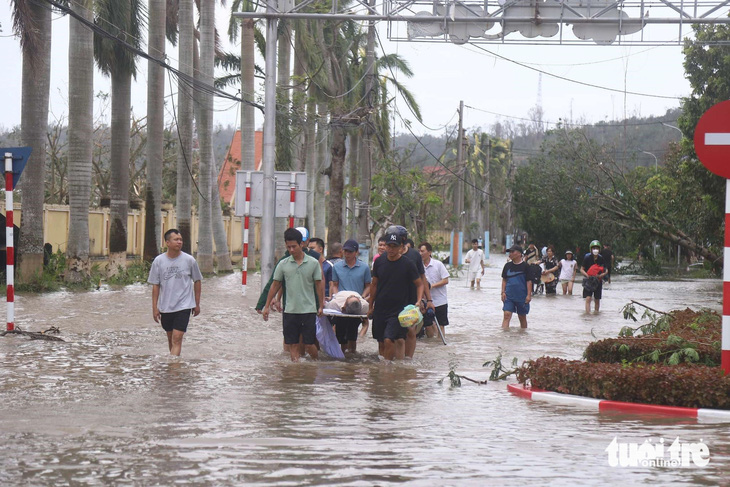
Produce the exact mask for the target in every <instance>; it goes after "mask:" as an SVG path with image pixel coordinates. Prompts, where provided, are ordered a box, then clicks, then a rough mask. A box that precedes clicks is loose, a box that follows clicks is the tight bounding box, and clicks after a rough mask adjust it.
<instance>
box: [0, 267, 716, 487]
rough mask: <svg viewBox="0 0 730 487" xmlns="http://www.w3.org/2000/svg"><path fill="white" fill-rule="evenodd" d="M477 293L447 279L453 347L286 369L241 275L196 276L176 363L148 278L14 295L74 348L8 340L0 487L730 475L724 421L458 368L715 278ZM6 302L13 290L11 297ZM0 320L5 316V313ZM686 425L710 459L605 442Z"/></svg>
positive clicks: (695, 302)
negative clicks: (650, 410) (592, 293)
mask: <svg viewBox="0 0 730 487" xmlns="http://www.w3.org/2000/svg"><path fill="white" fill-rule="evenodd" d="M503 263H504V260H502V259H501V256H500V257H499V258H494V257H493V259H492V263H491V267H490V268H488V269H487V272H486V275H485V278H484V281H483V284H484V285H483V288H482V290H481V291H470V290H469V289H467V288H466V286H465V282H464V280H463V278H462V279H460V280H453V279H452V281H451V283H450V284H449V286H448V293H449V316H450V318H449V319H450V322H451V325H450V326H448V327H447V340H448V341H449V345H448V346H444V345H442V344H441V342H440V341H437V340H436V339H431V340H427V341H419V345H418V349H417V350H416V356H415V359H414V360H413V361H410V362H400V363H393V364H389V363H384V362H381V361H380V360H379V359H378V357H377V343H376V342H375V341H374V340H372V338H370V333H368V338H367V339H361V341H360V342H359V343H358V350H359V354H358V356H356V357H354V358H352V359H348V360H347V361H346V362H339V361H333V360H330V359H327V358H326V357H325V358H324V359H323V360H321V361H319V362H312V361H304V362H302V363H298V364H292V363H290V361H289V358H288V355H284V354H283V353H282V333H281V318H280V315H277V316H276V317H275V318H272V320H271V321H269V322H268V323H265V322H264V321H263V320H262V319H261V317H260V316H259V315H258V314H256V312H255V311H254V310H253V306H254V305H255V302H256V299H257V297H258V292H259V289H260V285H259V282H258V279H257V278H254V279H250V282H251V284H250V285H249V293H248V294H249V295H248V296H247V297H242V296H241V292H240V279H241V276H240V273H237V274H233V275H229V276H223V277H220V278H210V279H205V280H204V281H203V295H202V296H203V297H202V302H201V315H200V316H199V317H197V318H194V319H193V320H192V321H191V324H190V327H189V328H188V333H187V334H186V337H185V341H184V343H183V352H182V359H181V360H180V361H179V362H177V361H174V360H171V359H170V358H169V357H168V353H167V342H166V338H165V335H164V332H163V331H162V329H161V327H160V326H159V325H157V324H156V323H154V321H153V320H152V313H151V304H150V302H151V300H150V295H151V288H150V287H148V286H147V285H133V286H127V287H124V288H115V289H104V288H102V289H101V290H99V291H95V292H81V293H76V292H59V293H53V294H46V295H20V296H19V297H17V299H16V317H17V321H16V322H17V324H18V325H19V326H21V327H22V328H24V329H25V330H32V331H40V330H43V329H46V328H48V327H50V326H57V327H59V328H60V329H61V335H60V336H61V337H62V338H64V339H65V340H66V341H67V343H53V342H43V341H30V340H28V339H27V338H20V337H3V338H0V359H1V360H2V368H0V401H1V404H2V409H3V414H2V415H1V416H0V450H1V451H2V452H3V454H2V460H0V485H54V486H56V485H99V484H124V483H128V484H133V485H171V484H173V483H176V484H197V485H244V484H246V485H256V484H258V485H304V484H310V485H322V484H329V485H363V486H364V485H392V484H401V483H405V484H411V485H418V486H430V485H434V486H437V485H438V486H442V485H459V486H461V485H487V484H493V485H525V484H528V483H529V484H535V485H556V486H558V485H560V486H563V485H571V484H573V485H616V484H617V483H618V482H621V483H622V484H624V485H639V484H650V485H669V484H670V483H686V484H690V485H718V484H727V483H728V482H729V481H730V438H729V437H728V434H727V425H725V424H719V423H701V422H697V421H693V420H686V419H681V420H680V419H673V418H650V417H639V416H626V415H606V414H602V415H599V414H597V413H594V412H590V411H582V410H578V409H571V408H567V407H564V408H558V407H555V406H553V405H549V404H541V403H538V402H531V401H528V400H524V399H521V398H518V397H515V396H513V395H511V394H510V393H509V392H508V391H507V387H506V385H507V383H508V382H515V380H514V378H513V377H511V378H510V380H509V381H501V382H493V383H489V384H488V385H482V386H478V385H476V384H472V383H468V382H464V383H463V385H462V387H460V388H450V387H449V385H448V379H447V380H446V381H445V383H444V384H438V380H439V379H441V378H443V377H445V376H446V375H447V374H448V372H449V369H450V368H451V367H455V369H456V371H457V372H458V373H460V374H463V375H466V376H468V377H471V378H474V379H486V378H488V376H489V372H490V371H489V370H488V369H486V368H482V364H483V363H484V362H485V361H487V360H493V359H494V358H495V357H496V356H497V354H498V353H499V352H500V350H501V351H502V353H503V360H504V363H505V365H509V363H510V362H511V360H512V358H513V357H517V358H518V359H519V361H520V362H522V361H523V360H526V359H530V358H537V357H540V356H542V355H551V356H557V357H563V358H569V359H578V358H580V357H581V355H582V353H583V350H584V348H585V346H586V345H587V344H588V343H589V342H590V341H593V340H595V338H594V337H593V336H592V335H595V337H596V338H599V339H600V338H606V337H615V336H616V334H617V333H618V331H619V330H620V328H621V327H622V326H624V325H625V324H630V323H628V322H626V321H624V320H623V317H622V316H621V313H620V309H621V308H622V307H623V305H625V304H626V303H627V302H628V301H629V300H630V299H635V300H638V301H640V302H642V303H644V304H646V305H648V306H651V307H653V308H656V309H660V310H671V309H676V308H684V307H686V306H690V307H692V308H694V309H698V308H702V307H707V308H711V309H715V310H718V311H719V310H720V309H721V300H722V283H721V281H719V280H701V281H700V280H681V281H649V280H644V279H640V278H636V277H625V276H616V277H615V278H614V282H613V283H612V284H611V285H610V286H608V287H607V288H606V289H605V290H604V299H603V300H602V302H601V312H600V313H599V314H598V315H593V314H591V315H586V314H584V311H583V309H584V306H583V300H582V299H581V297H580V295H579V294H580V286H579V285H577V286H576V293H577V294H578V295H577V296H572V297H571V296H566V297H564V296H560V295H559V296H557V297H550V298H548V297H545V296H537V297H536V298H535V299H534V300H533V304H532V308H531V312H530V314H529V316H528V323H529V328H528V330H527V331H526V332H521V331H519V324H518V321H517V317H514V318H513V322H512V328H511V329H510V330H509V331H507V332H504V331H502V330H501V328H500V325H501V320H502V311H501V302H500V299H499V294H500V284H501V281H500V277H499V276H500V272H501V267H502V264H503ZM0 312H1V313H4V305H3V306H0ZM2 316H4V314H3V315H2ZM614 437H618V440H619V441H620V442H636V443H640V444H641V443H643V442H644V441H645V440H653V441H656V440H658V439H659V438H664V439H665V441H668V442H670V443H671V441H673V440H674V438H675V437H679V438H680V440H681V441H682V442H699V441H703V442H704V443H706V444H707V445H708V447H709V450H710V463H709V465H708V466H706V467H704V468H699V467H689V468H660V467H635V468H618V467H611V466H609V463H608V460H607V453H606V452H605V451H604V450H605V449H606V447H607V446H608V445H609V443H610V442H611V441H612V440H613V439H614Z"/></svg>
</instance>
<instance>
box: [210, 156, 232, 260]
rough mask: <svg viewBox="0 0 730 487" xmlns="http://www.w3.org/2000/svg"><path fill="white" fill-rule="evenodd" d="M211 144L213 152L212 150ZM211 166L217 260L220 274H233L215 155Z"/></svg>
mask: <svg viewBox="0 0 730 487" xmlns="http://www.w3.org/2000/svg"><path fill="white" fill-rule="evenodd" d="M212 148H213V147H212V144H211V150H212ZM210 159H211V162H212V163H211V165H210V179H211V185H210V196H211V216H212V217H213V241H214V242H215V260H216V264H218V272H232V271H233V265H232V264H231V253H230V251H229V250H228V236H227V235H226V227H225V225H224V224H223V212H222V209H221V196H220V193H219V192H218V174H219V172H220V168H219V167H218V164H217V163H216V162H215V154H211V157H210Z"/></svg>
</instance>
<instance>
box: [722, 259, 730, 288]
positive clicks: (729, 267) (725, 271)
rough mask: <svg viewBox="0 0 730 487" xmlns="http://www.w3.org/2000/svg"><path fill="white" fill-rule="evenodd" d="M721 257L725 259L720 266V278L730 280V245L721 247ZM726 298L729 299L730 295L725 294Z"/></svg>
mask: <svg viewBox="0 0 730 487" xmlns="http://www.w3.org/2000/svg"><path fill="white" fill-rule="evenodd" d="M722 258H723V259H725V261H724V264H723V266H722V280H723V281H725V282H730V260H728V259H730V247H725V248H724V249H723V254H722ZM726 298H728V299H730V296H726Z"/></svg>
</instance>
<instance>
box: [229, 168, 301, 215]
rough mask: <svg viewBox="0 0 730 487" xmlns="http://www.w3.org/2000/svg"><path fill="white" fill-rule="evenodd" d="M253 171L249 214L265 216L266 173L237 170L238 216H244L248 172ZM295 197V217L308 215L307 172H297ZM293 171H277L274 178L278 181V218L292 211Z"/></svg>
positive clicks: (295, 174)
mask: <svg viewBox="0 0 730 487" xmlns="http://www.w3.org/2000/svg"><path fill="white" fill-rule="evenodd" d="M247 172H250V173H251V200H250V208H249V216H253V217H257V218H260V217H263V216H264V212H263V201H264V188H263V181H264V173H263V172H262V171H237V172H236V201H235V203H236V205H235V206H236V216H244V206H245V203H246V184H245V182H246V173H247ZM293 174H294V176H295V177H294V183H295V187H296V188H295V198H294V217H295V218H306V217H307V173H305V172H295V173H293ZM291 175H292V173H291V172H285V171H276V172H275V173H274V179H275V181H276V215H275V217H276V218H286V217H288V216H290V212H291V207H290V205H291V195H292V191H291V188H292V183H291Z"/></svg>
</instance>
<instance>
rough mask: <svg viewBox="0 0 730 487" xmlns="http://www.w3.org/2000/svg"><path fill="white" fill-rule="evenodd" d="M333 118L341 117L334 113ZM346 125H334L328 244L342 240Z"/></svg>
mask: <svg viewBox="0 0 730 487" xmlns="http://www.w3.org/2000/svg"><path fill="white" fill-rule="evenodd" d="M332 118H333V119H337V118H339V117H338V116H337V115H333V117H332ZM345 141H346V133H345V129H344V127H342V126H340V125H332V146H331V151H332V163H331V164H330V200H329V219H328V220H329V225H328V232H327V245H331V244H332V243H333V242H342V221H343V220H342V192H343V190H344V187H345V174H344V168H345V154H346V152H347V149H346V146H345Z"/></svg>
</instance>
